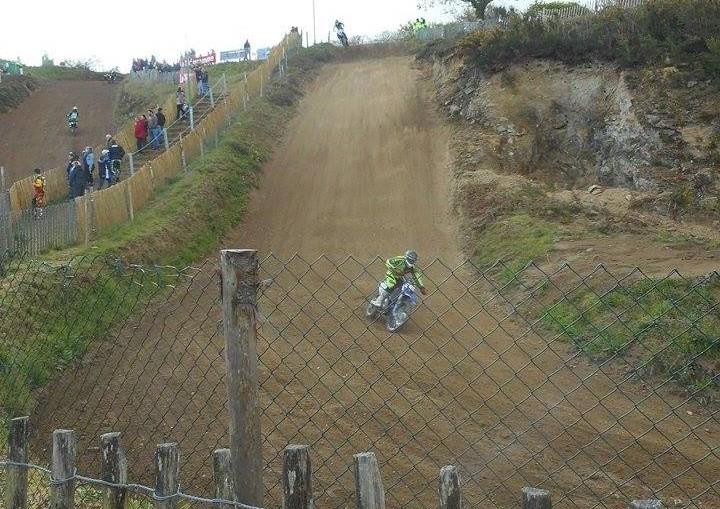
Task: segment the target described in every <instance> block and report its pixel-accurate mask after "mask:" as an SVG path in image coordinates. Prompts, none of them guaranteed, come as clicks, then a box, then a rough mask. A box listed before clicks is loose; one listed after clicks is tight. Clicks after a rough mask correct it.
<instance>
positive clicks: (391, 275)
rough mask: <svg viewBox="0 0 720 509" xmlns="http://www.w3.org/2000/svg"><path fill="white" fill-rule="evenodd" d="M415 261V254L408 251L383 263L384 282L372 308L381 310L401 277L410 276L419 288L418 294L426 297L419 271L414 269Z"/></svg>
mask: <svg viewBox="0 0 720 509" xmlns="http://www.w3.org/2000/svg"><path fill="white" fill-rule="evenodd" d="M417 261H418V255H417V253H416V252H415V251H412V250H409V251H406V252H405V255H401V256H394V257H392V258H389V259H388V260H387V261H386V262H385V267H387V272H386V273H385V280H384V281H383V282H381V283H380V287H379V288H378V296H377V298H376V299H375V300H373V301H372V304H373V306H376V307H379V308H381V307H382V306H383V304H384V303H385V300H386V299H387V298H388V297H389V296H390V294H391V293H392V292H393V290H394V289H395V287H397V286H398V284H401V283H402V280H403V277H404V276H406V275H410V276H412V278H413V280H414V281H415V284H416V285H417V286H418V288H420V293H422V294H423V295H427V289H426V288H425V284H424V283H423V279H422V273H421V272H420V269H418V268H417V267H416V264H417Z"/></svg>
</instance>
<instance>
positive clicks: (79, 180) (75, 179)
mask: <svg viewBox="0 0 720 509" xmlns="http://www.w3.org/2000/svg"><path fill="white" fill-rule="evenodd" d="M68 183H69V184H70V199H71V200H73V199H75V198H79V197H80V196H82V195H84V194H85V183H86V179H85V170H83V168H82V165H81V164H80V161H78V160H77V159H75V160H74V161H73V162H72V163H70V173H69V174H68Z"/></svg>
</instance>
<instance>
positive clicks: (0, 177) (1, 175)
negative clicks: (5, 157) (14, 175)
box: [0, 166, 5, 193]
mask: <svg viewBox="0 0 720 509" xmlns="http://www.w3.org/2000/svg"><path fill="white" fill-rule="evenodd" d="M0 192H3V193H4V192H5V167H4V166H0Z"/></svg>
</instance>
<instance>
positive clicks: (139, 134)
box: [135, 115, 147, 152]
mask: <svg viewBox="0 0 720 509" xmlns="http://www.w3.org/2000/svg"><path fill="white" fill-rule="evenodd" d="M146 139H147V120H146V119H145V116H144V115H143V116H140V117H135V142H136V143H137V150H138V152H140V151H141V150H142V149H143V148H145V140H146Z"/></svg>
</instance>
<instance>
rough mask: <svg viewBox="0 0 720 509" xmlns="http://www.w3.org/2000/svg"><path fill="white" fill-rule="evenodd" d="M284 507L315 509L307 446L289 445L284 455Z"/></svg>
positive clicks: (290, 508) (288, 508)
mask: <svg viewBox="0 0 720 509" xmlns="http://www.w3.org/2000/svg"><path fill="white" fill-rule="evenodd" d="M282 485H283V507H284V508H286V509H314V508H315V500H314V499H313V491H312V466H311V464H310V448H309V447H308V446H307V445H289V446H287V447H286V448H285V453H284V455H283V470H282Z"/></svg>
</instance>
